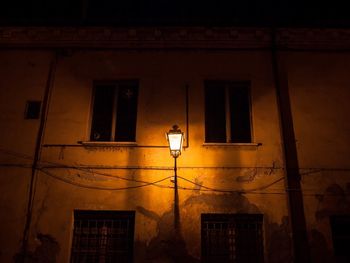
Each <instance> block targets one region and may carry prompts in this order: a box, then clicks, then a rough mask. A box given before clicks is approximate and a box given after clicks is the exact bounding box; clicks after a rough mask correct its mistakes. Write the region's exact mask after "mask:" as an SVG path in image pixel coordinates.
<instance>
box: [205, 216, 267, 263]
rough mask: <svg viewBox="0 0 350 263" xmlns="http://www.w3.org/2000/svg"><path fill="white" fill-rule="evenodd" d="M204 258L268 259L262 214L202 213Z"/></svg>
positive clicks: (227, 260) (214, 260)
mask: <svg viewBox="0 0 350 263" xmlns="http://www.w3.org/2000/svg"><path fill="white" fill-rule="evenodd" d="M201 221H202V222H201V232H202V261H203V262H215V263H218V262H223V263H225V262H264V249H263V234H262V222H263V216H262V215H261V214H202V218H201Z"/></svg>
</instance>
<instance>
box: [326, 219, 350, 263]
mask: <svg viewBox="0 0 350 263" xmlns="http://www.w3.org/2000/svg"><path fill="white" fill-rule="evenodd" d="M330 222H331V228H332V239H333V249H334V255H335V256H336V262H338V263H343V262H344V263H345V262H350V249H349V248H350V215H341V216H332V217H331V218H330Z"/></svg>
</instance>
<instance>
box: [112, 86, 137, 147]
mask: <svg viewBox="0 0 350 263" xmlns="http://www.w3.org/2000/svg"><path fill="white" fill-rule="evenodd" d="M137 93H138V89H137V84H136V83H132V84H131V83H130V84H121V85H119V86H118V109H117V124H116V129H115V140H116V141H128V142H133V141H135V139H136V115H137Z"/></svg>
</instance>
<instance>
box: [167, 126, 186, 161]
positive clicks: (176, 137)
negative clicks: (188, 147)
mask: <svg viewBox="0 0 350 263" xmlns="http://www.w3.org/2000/svg"><path fill="white" fill-rule="evenodd" d="M183 135H184V134H183V132H181V130H180V129H179V128H178V126H177V125H174V126H173V129H172V130H170V131H169V132H168V133H167V139H168V142H169V148H170V154H171V155H172V156H173V157H174V158H176V157H178V156H179V155H180V154H181V151H182V142H183Z"/></svg>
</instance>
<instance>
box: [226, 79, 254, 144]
mask: <svg viewBox="0 0 350 263" xmlns="http://www.w3.org/2000/svg"><path fill="white" fill-rule="evenodd" d="M229 96H230V99H229V101H230V115H231V116H230V117H231V142H251V130H250V92H249V87H248V86H247V85H244V84H243V85H232V86H229Z"/></svg>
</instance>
